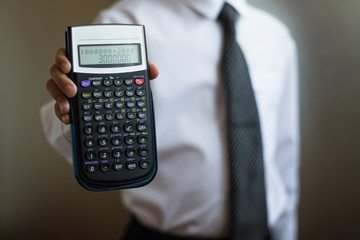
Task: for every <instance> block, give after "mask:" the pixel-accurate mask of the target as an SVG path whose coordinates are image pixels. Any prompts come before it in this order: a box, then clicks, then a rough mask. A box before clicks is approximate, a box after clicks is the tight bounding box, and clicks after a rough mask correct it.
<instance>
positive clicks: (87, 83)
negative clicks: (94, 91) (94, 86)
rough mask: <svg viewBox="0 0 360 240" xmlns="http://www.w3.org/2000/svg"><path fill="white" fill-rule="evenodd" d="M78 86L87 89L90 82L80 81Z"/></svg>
mask: <svg viewBox="0 0 360 240" xmlns="http://www.w3.org/2000/svg"><path fill="white" fill-rule="evenodd" d="M80 84H81V86H82V87H88V86H90V84H91V82H90V80H83V81H81V83H80Z"/></svg>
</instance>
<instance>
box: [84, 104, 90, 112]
mask: <svg viewBox="0 0 360 240" xmlns="http://www.w3.org/2000/svg"><path fill="white" fill-rule="evenodd" d="M82 108H83V109H84V110H85V111H88V110H90V109H91V103H84V104H83V105H82Z"/></svg>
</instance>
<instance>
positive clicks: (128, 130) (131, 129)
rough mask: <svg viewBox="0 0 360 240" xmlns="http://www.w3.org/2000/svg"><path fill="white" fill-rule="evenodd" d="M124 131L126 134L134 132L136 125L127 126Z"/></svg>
mask: <svg viewBox="0 0 360 240" xmlns="http://www.w3.org/2000/svg"><path fill="white" fill-rule="evenodd" d="M124 130H125V132H132V131H133V130H134V125H132V124H130V123H128V124H125V126H124Z"/></svg>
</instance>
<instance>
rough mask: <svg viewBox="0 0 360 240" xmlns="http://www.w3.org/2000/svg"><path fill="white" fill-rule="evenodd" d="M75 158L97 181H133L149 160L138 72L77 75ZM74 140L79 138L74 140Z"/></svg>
mask: <svg viewBox="0 0 360 240" xmlns="http://www.w3.org/2000/svg"><path fill="white" fill-rule="evenodd" d="M78 77H79V78H81V79H79V83H80V84H79V85H78V87H79V94H78V95H79V97H78V99H77V104H78V107H79V109H81V111H79V112H78V113H77V116H78V119H79V120H80V124H79V125H80V129H78V132H79V133H81V137H82V141H80V146H78V147H80V152H81V153H80V154H81V155H82V157H79V156H78V158H79V160H80V161H82V162H81V164H82V167H83V169H84V171H85V172H86V174H87V176H88V177H89V178H91V179H92V180H97V181H99V180H100V181H112V180H114V179H115V180H117V181H120V180H124V179H136V178H140V177H143V176H145V175H146V174H148V172H149V171H150V168H151V167H152V166H153V164H154V159H153V154H154V153H153V150H152V149H153V143H152V141H150V139H153V136H152V135H153V133H152V131H153V129H152V128H153V126H152V123H151V120H152V117H151V115H150V111H151V109H150V103H149V101H150V93H148V92H147V89H146V88H145V86H146V84H148V83H146V82H145V77H144V76H142V75H140V76H139V75H132V76H131V75H130V76H126V77H125V78H124V76H120V75H119V76H116V75H102V76H88V75H79V76H78ZM78 144H79V142H78Z"/></svg>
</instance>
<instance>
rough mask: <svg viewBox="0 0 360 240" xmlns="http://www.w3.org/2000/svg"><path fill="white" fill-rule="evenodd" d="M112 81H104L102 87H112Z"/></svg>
mask: <svg viewBox="0 0 360 240" xmlns="http://www.w3.org/2000/svg"><path fill="white" fill-rule="evenodd" d="M112 82H113V81H112V80H111V79H105V80H104V86H106V87H109V86H111V85H112Z"/></svg>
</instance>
